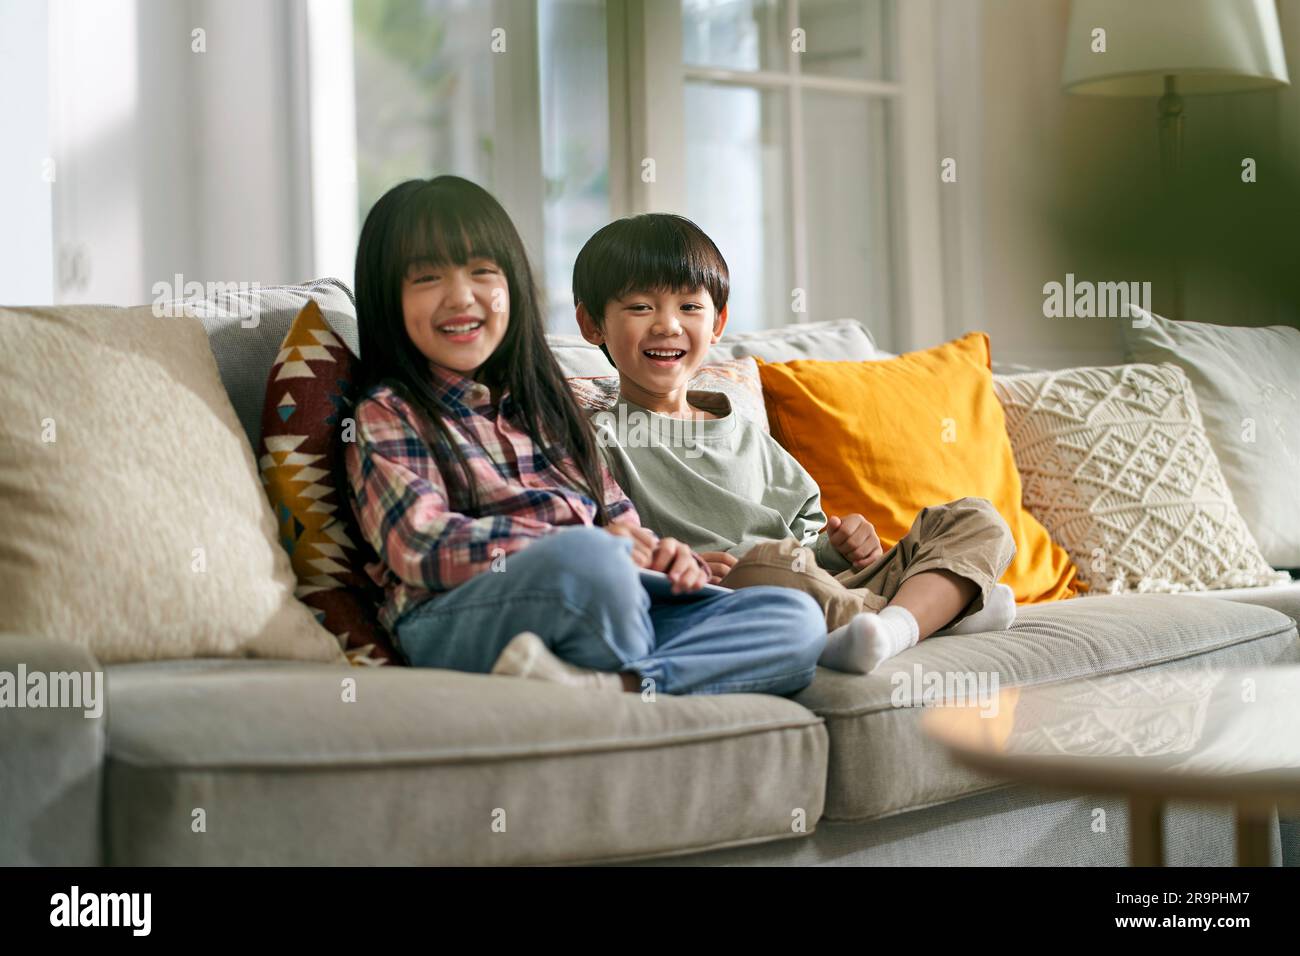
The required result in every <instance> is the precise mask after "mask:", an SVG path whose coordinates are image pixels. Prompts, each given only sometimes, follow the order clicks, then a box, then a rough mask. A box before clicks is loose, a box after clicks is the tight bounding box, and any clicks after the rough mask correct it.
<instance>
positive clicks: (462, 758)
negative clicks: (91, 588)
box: [107, 714, 829, 771]
mask: <svg viewBox="0 0 1300 956" xmlns="http://www.w3.org/2000/svg"><path fill="white" fill-rule="evenodd" d="M812 716H813V717H814V718H815V719H814V720H811V721H801V722H798V723H794V722H786V723H781V724H770V725H767V726H752V727H745V728H740V729H739V732H732V733H719V732H711V733H707V734H699V735H696V736H683V735H673V736H670V737H665V738H660V739H653V740H629V741H612V740H608V739H606V740H603V741H598V742H596V743H597V746H596V747H594V748H589V749H587V748H574V747H566V748H561V749H555V750H538V749H536V748H534V749H531V750H528V751H483V752H480V753H476V754H465V753H458V754H454V755H452V754H448V755H445V756H443V755H436V756H435V755H413V756H411V757H409V758H407V759H385V760H381V761H375V762H367V761H364V760H357V759H355V758H348V759H346V760H345V761H340V762H333V763H326V762H311V763H283V762H280V763H238V762H230V763H192V764H191V763H185V764H182V763H145V762H143V759H144V758H142V757H141V756H140V755H139V754H129V753H126V754H124V753H115V752H111V751H110V752H109V753H108V754H107V759H108V760H109V761H112V762H116V763H120V764H123V765H126V766H130V767H133V768H135V769H138V770H146V771H154V770H172V769H181V770H193V771H199V770H208V771H251V770H275V771H280V770H283V771H297V770H301V771H319V770H342V769H347V768H350V767H361V768H367V769H372V768H385V767H409V766H458V765H462V764H479V763H490V762H494V761H503V760H542V759H548V758H552V757H581V756H594V755H599V754H606V753H617V752H620V751H624V750H655V749H669V748H673V747H679V746H691V745H694V744H705V743H712V742H714V741H719V740H738V739H741V738H743V737H753V736H758V735H760V734H767V733H773V732H776V733H785V732H787V731H792V730H793V731H805V730H813V729H815V728H817V727H819V726H825V723H826V721H825V719H824V718H822V717H820V716H819V715H815V714H814V715H812ZM828 739H829V737H828Z"/></svg>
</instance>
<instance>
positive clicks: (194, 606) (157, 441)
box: [0, 306, 346, 664]
mask: <svg viewBox="0 0 1300 956" xmlns="http://www.w3.org/2000/svg"><path fill="white" fill-rule="evenodd" d="M0 403H2V404H3V408H4V410H5V413H4V415H3V416H0V580H3V581H4V588H5V600H4V601H3V602H0V631H13V632H17V633H20V634H29V635H33V636H37V637H49V638H58V639H62V640H66V641H71V642H73V643H77V644H81V645H83V646H85V647H87V648H88V649H89V650H90V651H91V653H93V654H94V655H95V656H96V657H97V658H98V659H99V660H100V662H102V663H105V664H111V663H115V662H120V661H132V660H149V659H156V658H171V657H282V658H293V659H298V660H312V661H329V662H337V663H340V664H343V663H346V658H345V657H344V655H343V652H342V650H341V648H340V647H339V644H338V641H337V639H336V638H335V637H334V636H333V635H332V634H330V633H329V632H328V631H326V630H325V629H324V628H323V627H321V626H320V625H319V624H318V623H317V622H316V619H315V618H314V617H313V616H312V613H311V611H310V610H309V609H308V608H307V607H306V606H305V605H303V604H302V603H301V602H299V601H298V600H297V599H296V598H295V597H294V596H293V589H294V575H293V571H292V569H291V568H290V566H289V558H288V555H286V554H285V553H284V550H283V549H282V548H281V547H280V545H279V544H278V542H277V537H276V535H277V529H276V525H275V519H274V518H273V517H272V515H271V509H270V506H269V504H268V503H267V500H266V497H265V495H264V494H263V491H262V486H261V484H260V483H259V480H258V475H257V468H256V466H255V465H254V462H253V452H252V448H251V447H250V446H249V444H248V439H247V437H246V436H245V434H244V431H243V429H242V428H241V426H240V424H239V419H238V418H237V417H236V415H235V411H234V409H233V408H232V407H231V404H230V400H229V399H228V398H227V396H226V392H225V390H224V389H223V388H222V385H221V382H220V379H219V378H218V375H217V367H216V363H215V361H214V360H213V358H212V353H211V350H210V349H209V347H208V341H207V336H206V335H205V334H204V331H203V326H202V325H201V324H200V323H199V322H198V321H197V320H195V319H192V318H156V317H154V315H153V313H152V310H151V308H150V307H148V306H143V307H139V308H132V309H122V308H114V307H109V306H78V307H60V308H40V309H0Z"/></svg>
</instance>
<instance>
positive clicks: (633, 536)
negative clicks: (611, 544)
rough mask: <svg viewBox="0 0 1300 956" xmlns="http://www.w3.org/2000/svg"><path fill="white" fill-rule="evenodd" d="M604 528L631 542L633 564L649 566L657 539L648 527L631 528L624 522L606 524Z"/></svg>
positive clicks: (642, 566)
mask: <svg viewBox="0 0 1300 956" xmlns="http://www.w3.org/2000/svg"><path fill="white" fill-rule="evenodd" d="M604 529H605V530H606V531H608V532H609V533H610V534H612V535H614V536H615V537H619V538H627V539H628V540H629V541H631V542H632V563H633V564H635V565H636V566H637V567H638V568H648V567H650V561H651V559H652V558H653V557H654V550H655V545H656V544H657V543H658V541H659V536H658V535H656V534H655V533H654V532H653V531H651V530H650V529H649V528H632V527H629V526H628V525H625V524H607V525H604Z"/></svg>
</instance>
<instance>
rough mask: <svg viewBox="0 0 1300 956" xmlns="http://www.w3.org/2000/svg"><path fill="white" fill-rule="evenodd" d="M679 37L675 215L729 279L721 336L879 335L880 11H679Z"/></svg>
mask: <svg viewBox="0 0 1300 956" xmlns="http://www.w3.org/2000/svg"><path fill="white" fill-rule="evenodd" d="M681 28H682V59H683V61H684V69H683V80H684V87H685V89H684V94H685V113H684V122H683V133H682V135H683V140H684V143H685V152H686V169H687V170H689V176H688V178H687V184H686V196H685V204H686V205H685V208H686V212H687V214H688V215H690V216H691V217H692V218H694V219H695V220H696V221H697V222H699V224H700V225H701V226H702V227H703V228H704V229H705V231H707V232H708V233H709V234H710V235H711V236H712V237H713V239H714V241H715V242H717V243H718V245H719V246H720V248H721V249H722V253H723V255H724V256H725V257H726V258H727V261H728V264H729V266H730V267H731V272H732V284H733V288H734V292H733V296H732V300H731V301H732V308H731V310H730V315H731V327H732V328H735V329H737V330H739V329H750V328H763V327H769V326H774V325H783V324H786V323H788V322H791V321H797V320H800V319H833V318H844V317H851V318H855V319H858V320H859V321H861V322H863V323H864V324H866V325H867V326H868V327H869V328H876V329H885V330H887V329H888V327H889V318H890V314H891V310H892V299H893V295H894V290H893V288H892V286H891V281H890V276H891V274H892V270H891V238H892V237H891V234H890V219H889V207H888V201H887V200H888V196H889V172H890V169H889V166H890V161H889V146H890V143H889V140H890V110H891V108H892V106H893V101H894V100H895V99H896V97H897V96H898V93H899V91H900V87H899V86H898V84H897V83H895V82H894V77H895V69H894V64H893V62H892V57H891V55H890V51H891V50H892V49H894V47H895V42H894V36H895V30H894V25H893V3H892V0H866V2H862V0H683V2H682V16H681ZM798 290H802V294H800V293H799V291H798Z"/></svg>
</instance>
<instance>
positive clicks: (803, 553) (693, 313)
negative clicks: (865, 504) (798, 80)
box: [573, 213, 1016, 674]
mask: <svg viewBox="0 0 1300 956" xmlns="http://www.w3.org/2000/svg"><path fill="white" fill-rule="evenodd" d="M573 290H574V301H575V305H576V308H577V319H578V325H579V327H580V329H581V330H582V335H583V337H584V338H585V339H586V340H587V341H588V342H591V343H592V344H594V345H598V346H599V347H600V349H601V351H603V352H604V353H605V357H606V358H608V359H609V360H610V362H611V363H612V364H613V365H614V367H615V368H616V369H617V370H618V374H619V393H620V394H619V401H618V405H617V406H616V407H615V409H613V410H612V411H613V414H611V413H610V412H609V411H602V412H597V413H594V414H593V416H592V420H593V424H594V425H595V426H596V428H597V437H598V439H599V444H600V445H601V447H602V449H603V451H604V454H605V456H606V458H607V460H608V463H609V467H610V470H611V471H612V473H613V475H614V477H615V479H616V480H617V481H618V483H619V484H620V485H621V486H622V488H623V490H624V491H625V492H626V493H627V495H628V497H629V498H630V499H631V500H632V503H633V504H634V505H635V507H636V509H637V512H638V513H639V514H640V515H641V519H642V522H643V523H644V525H645V526H646V527H649V528H652V529H654V530H655V531H656V532H658V533H659V534H662V535H669V536H671V537H674V538H677V539H678V540H680V541H684V542H685V543H686V544H687V545H689V546H690V547H691V548H693V549H694V550H696V551H697V552H699V553H700V554H701V556H702V557H703V558H704V559H705V560H706V562H708V564H709V568H710V572H711V580H712V582H713V583H716V584H721V585H723V586H724V587H752V586H755V585H781V586H785V587H793V588H797V589H799V590H801V591H804V592H805V593H808V594H810V595H812V596H813V597H814V598H815V599H816V600H817V601H818V603H819V604H820V605H821V607H822V609H823V610H824V611H825V613H826V623H827V628H828V630H829V634H828V637H827V642H826V650H825V652H824V653H823V654H822V657H821V660H820V661H819V663H821V664H823V665H824V666H827V667H831V668H835V669H837V670H843V671H849V672H852V673H861V674H865V673H869V672H870V671H872V670H874V669H875V668H876V667H877V666H879V665H880V663H881V662H883V661H884V660H887V659H888V658H890V657H892V656H894V655H895V654H897V653H899V652H901V651H903V650H905V649H907V648H908V647H911V646H912V645H913V644H915V643H917V641H919V640H923V639H924V638H926V637H928V636H929V635H931V634H935V633H971V632H976V631H994V630H1003V629H1005V628H1007V627H1009V626H1010V625H1011V622H1012V621H1013V620H1014V619H1015V598H1014V595H1013V594H1012V591H1011V589H1010V588H1009V587H1008V586H1007V585H1005V584H998V583H997V581H998V578H1000V577H1001V576H1002V574H1003V572H1004V571H1005V570H1006V568H1007V566H1008V565H1009V564H1010V563H1011V560H1012V559H1013V558H1014V557H1015V553H1016V545H1015V541H1014V539H1013V538H1012V536H1011V532H1010V529H1009V528H1008V527H1007V524H1006V522H1005V521H1004V520H1003V519H1002V517H1001V515H999V514H998V513H997V510H996V509H995V508H994V507H993V505H992V504H991V503H990V502H989V501H988V500H987V499H984V498H970V497H968V498H961V499H958V500H957V501H952V502H948V503H946V504H938V505H932V506H930V507H927V508H923V509H922V510H921V512H920V513H919V514H918V515H917V517H916V519H915V520H914V521H913V523H912V526H911V528H910V529H909V530H908V532H907V534H906V535H904V537H903V538H902V539H901V540H900V541H899V542H898V544H896V545H895V546H894V547H892V548H890V549H889V551H888V552H884V551H883V549H882V548H881V544H880V539H879V538H878V537H877V535H876V533H875V529H874V528H873V527H872V526H871V524H870V522H868V521H867V520H866V519H865V518H864V517H863V516H862V515H860V514H848V515H843V516H831V517H830V518H829V520H828V519H827V516H826V515H825V514H824V513H823V512H822V510H821V504H820V490H819V489H818V487H817V484H816V482H814V481H813V479H812V476H810V475H809V474H808V473H807V471H805V470H804V468H803V467H802V466H801V465H800V464H799V463H798V462H797V461H796V460H795V459H794V457H793V456H791V455H790V454H789V453H788V452H786V451H785V449H783V448H782V447H781V446H780V445H779V444H778V443H777V442H776V440H775V439H773V438H772V437H771V436H770V435H768V434H766V433H765V432H764V431H763V430H762V429H761V428H759V427H758V426H757V425H755V424H754V423H752V422H748V421H746V420H744V419H743V418H741V417H739V416H738V415H736V414H734V413H733V412H732V409H731V405H730V401H729V400H728V398H727V397H726V396H725V395H723V394H722V393H718V392H702V391H690V390H688V388H687V384H688V383H689V382H690V380H691V378H692V376H693V375H694V374H695V372H696V371H697V370H698V369H699V367H700V366H701V365H703V364H704V361H705V358H706V355H707V353H708V349H709V346H711V345H712V344H714V343H715V342H717V341H718V340H719V339H720V338H721V337H722V331H723V329H724V328H725V326H726V322H727V295H728V292H729V290H730V279H729V275H728V271H727V264H726V261H725V260H724V259H723V257H722V254H721V253H720V252H719V251H718V248H717V246H716V245H714V243H713V241H712V240H711V239H709V237H708V236H707V235H706V234H705V233H704V231H703V230H701V229H700V228H699V227H698V226H696V225H695V224H694V223H693V222H691V221H690V220H688V219H685V218H683V217H681V216H675V215H669V214H661V213H652V214H646V215H641V216H634V217H631V218H628V219H620V220H617V221H615V222H612V223H610V224H609V225H607V226H605V227H604V228H602V229H600V230H599V231H598V232H597V233H596V234H595V235H593V236H592V237H591V238H590V239H589V240H588V241H587V243H586V245H585V246H583V248H582V251H581V252H580V253H579V254H578V258H577V261H576V262H575V263H574V267H573ZM638 418H639V419H640V423H639V424H641V425H643V426H649V428H643V429H642V430H641V433H642V434H645V433H647V432H648V433H652V434H665V433H667V434H673V433H674V432H673V425H674V423H673V420H674V419H678V420H685V423H686V424H687V425H688V426H689V427H688V428H685V429H683V428H681V427H678V429H677V432H676V434H679V435H684V436H688V437H685V438H684V439H683V440H682V441H677V442H661V441H660V442H647V441H642V440H638V439H637V437H636V436H637V433H638V432H637V429H635V428H625V427H619V428H616V427H613V426H612V422H613V421H615V420H617V421H619V422H620V423H625V422H629V421H636V420H637V419H638ZM677 425H678V426H680V425H681V422H678V423H677Z"/></svg>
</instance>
